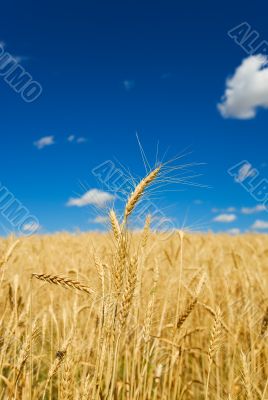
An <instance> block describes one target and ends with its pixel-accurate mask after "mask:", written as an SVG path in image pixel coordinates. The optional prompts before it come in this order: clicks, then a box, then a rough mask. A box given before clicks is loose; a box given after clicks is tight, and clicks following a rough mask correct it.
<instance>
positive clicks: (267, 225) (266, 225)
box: [251, 219, 268, 230]
mask: <svg viewBox="0 0 268 400" xmlns="http://www.w3.org/2000/svg"><path fill="white" fill-rule="evenodd" d="M251 228H252V229H257V230H262V229H264V230H265V229H268V221H263V220H261V219H257V220H256V221H255V222H254V224H253V225H252V226H251Z"/></svg>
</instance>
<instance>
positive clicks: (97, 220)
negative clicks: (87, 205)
mask: <svg viewBox="0 0 268 400" xmlns="http://www.w3.org/2000/svg"><path fill="white" fill-rule="evenodd" d="M92 222H94V223H95V224H107V222H109V217H105V216H102V215H98V216H97V217H96V218H94V219H93V220H92Z"/></svg>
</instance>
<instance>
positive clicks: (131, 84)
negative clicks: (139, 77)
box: [123, 80, 135, 90]
mask: <svg viewBox="0 0 268 400" xmlns="http://www.w3.org/2000/svg"><path fill="white" fill-rule="evenodd" d="M123 85H124V88H125V89H126V90H131V89H133V88H134V87H135V81H129V80H125V81H123Z"/></svg>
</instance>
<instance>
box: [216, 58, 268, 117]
mask: <svg viewBox="0 0 268 400" xmlns="http://www.w3.org/2000/svg"><path fill="white" fill-rule="evenodd" d="M267 66H268V58H267V57H266V56H264V55H260V54H259V55H254V56H250V57H248V58H246V59H245V60H243V61H242V64H241V65H240V66H239V67H238V68H237V69H236V71H235V73H234V75H233V76H232V77H231V78H229V79H227V82H226V90H225V93H224V96H223V98H222V102H221V103H220V104H218V109H219V111H220V113H221V115H222V116H223V117H225V118H238V119H250V118H254V117H255V116H256V110H257V108H258V107H262V108H268V68H267Z"/></svg>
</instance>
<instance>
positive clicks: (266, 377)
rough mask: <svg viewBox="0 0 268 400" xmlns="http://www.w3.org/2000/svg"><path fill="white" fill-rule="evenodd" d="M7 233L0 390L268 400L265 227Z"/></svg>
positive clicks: (13, 395) (0, 264) (26, 395)
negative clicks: (231, 231) (229, 231)
mask: <svg viewBox="0 0 268 400" xmlns="http://www.w3.org/2000/svg"><path fill="white" fill-rule="evenodd" d="M158 172H159V171H157V170H154V171H152V172H151V174H149V175H148V176H147V177H146V178H145V179H144V180H143V181H141V182H140V183H139V184H138V185H137V187H136V189H135V190H134V191H133V193H132V194H130V196H129V198H128V200H127V204H126V207H125V212H124V213H123V216H122V218H121V219H120V218H119V217H118V216H117V215H116V213H115V212H114V210H111V211H110V215H109V218H110V226H111V229H110V231H109V232H107V233H103V234H101V233H84V234H76V235H72V234H70V233H59V234H54V235H40V236H38V235H35V236H32V237H30V238H19V239H16V238H15V237H13V236H10V237H9V238H7V239H1V240H0V277H1V278H0V279H1V291H0V296H1V298H0V307H1V326H0V329H1V332H0V357H1V359H0V365H1V372H0V378H1V384H0V398H1V399H3V400H8V399H18V400H19V399H22V400H32V399H60V400H71V399H83V400H85V399H92V400H96V399H98V400H99V399H107V400H111V399H120V400H121V399H122V400H123V399H124V400H136V399H141V400H145V399H152V400H156V399H163V400H175V399H178V400H180V399H185V400H186V399H194V400H196V399H204V400H207V399H212V400H214V399H215V400H223V399H226V400H234V399H260V400H265V399H268V388H267V386H268V346H267V331H268V329H267V328H268V298H267V293H268V236H267V235H257V234H245V235H238V236H233V237H232V236H229V235H225V234H213V233H207V234H200V233H192V234H189V233H187V232H183V231H174V232H172V233H170V234H169V235H168V237H167V236H166V235H164V234H162V233H155V232H153V231H151V229H150V217H148V218H147V219H146V221H145V225H144V229H143V230H142V231H141V232H135V233H134V232H131V231H130V230H129V229H128V218H129V217H130V215H131V213H132V211H133V209H134V208H135V207H136V205H137V203H138V202H139V200H140V199H141V197H142V196H143V194H144V191H145V190H146V188H147V186H149V185H150V183H151V181H152V180H154V179H156V178H157V175H158Z"/></svg>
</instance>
